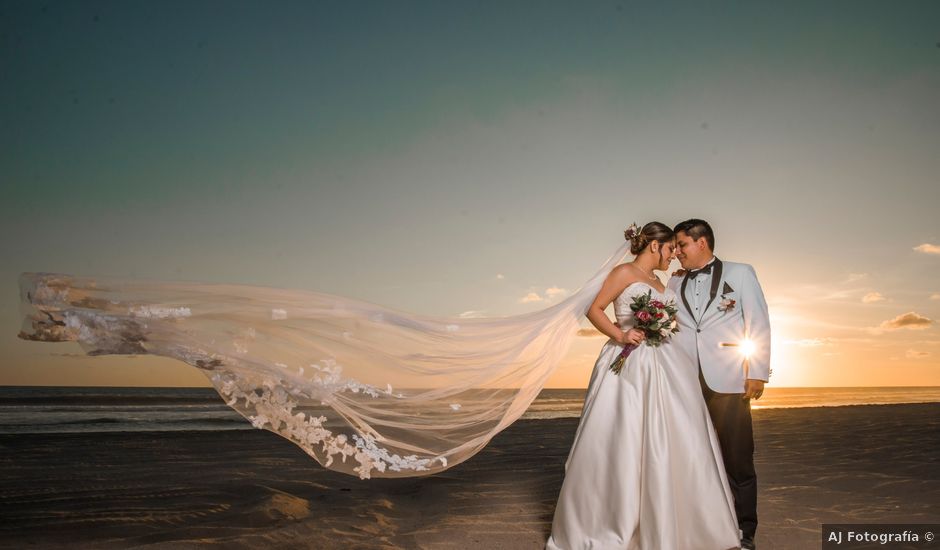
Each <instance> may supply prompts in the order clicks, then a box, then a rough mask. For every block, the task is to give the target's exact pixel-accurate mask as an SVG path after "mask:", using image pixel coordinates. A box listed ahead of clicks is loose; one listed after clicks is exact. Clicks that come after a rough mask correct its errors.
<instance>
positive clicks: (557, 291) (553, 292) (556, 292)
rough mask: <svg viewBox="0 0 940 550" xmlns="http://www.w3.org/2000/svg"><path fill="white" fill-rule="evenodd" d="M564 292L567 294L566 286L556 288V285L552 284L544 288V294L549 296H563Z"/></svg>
mask: <svg viewBox="0 0 940 550" xmlns="http://www.w3.org/2000/svg"><path fill="white" fill-rule="evenodd" d="M565 294H568V289H566V288H558V287H557V286H553V287H550V288H546V289H545V295H546V296H548V297H549V298H552V297H554V296H564V295H565Z"/></svg>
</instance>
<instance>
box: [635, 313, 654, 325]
mask: <svg viewBox="0 0 940 550" xmlns="http://www.w3.org/2000/svg"><path fill="white" fill-rule="evenodd" d="M636 318H637V319H639V320H640V322H641V323H648V322H650V320H652V319H653V316H652V315H650V312H648V311H640V312H637V314H636Z"/></svg>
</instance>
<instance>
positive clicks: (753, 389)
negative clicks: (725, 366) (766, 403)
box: [741, 378, 764, 399]
mask: <svg viewBox="0 0 940 550" xmlns="http://www.w3.org/2000/svg"><path fill="white" fill-rule="evenodd" d="M763 394H764V381H763V380H756V379H754V378H748V379H747V382H746V383H745V386H744V397H742V398H741V399H760V396H761V395H763Z"/></svg>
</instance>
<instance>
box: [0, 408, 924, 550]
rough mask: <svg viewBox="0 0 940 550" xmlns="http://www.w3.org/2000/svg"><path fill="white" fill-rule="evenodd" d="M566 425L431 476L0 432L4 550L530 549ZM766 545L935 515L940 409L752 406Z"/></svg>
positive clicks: (535, 544)
mask: <svg viewBox="0 0 940 550" xmlns="http://www.w3.org/2000/svg"><path fill="white" fill-rule="evenodd" d="M577 423H578V419H576V418H566V419H554V420H520V421H518V422H516V423H515V424H513V425H512V426H510V427H509V428H507V429H506V430H504V431H503V432H502V433H500V434H499V435H498V436H497V437H496V438H494V439H493V441H492V442H491V443H490V445H489V446H487V447H486V448H485V449H483V451H481V452H480V453H478V454H477V455H476V456H474V457H472V458H471V459H469V460H468V461H466V462H464V463H462V464H459V465H457V466H455V467H454V468H451V469H450V470H448V471H446V472H443V473H441V474H437V475H434V476H429V477H422V478H405V479H372V480H360V479H358V478H356V477H352V476H347V475H344V474H339V473H336V472H331V471H329V470H326V469H324V468H323V467H321V466H320V465H319V464H317V463H316V461H314V460H313V459H311V458H310V457H308V456H307V455H306V454H304V453H303V452H302V451H301V450H300V449H299V448H297V447H296V446H294V445H293V444H292V443H290V442H289V441H287V440H285V439H283V438H281V437H279V436H277V435H275V434H273V433H271V432H268V431H264V430H248V431H225V432H157V433H141V432H136V433H94V434H53V435H39V434H30V435H0V449H2V453H0V456H2V458H0V466H2V473H0V480H2V483H0V496H2V499H0V547H2V548H18V549H19V548H27V547H36V548H59V547H63V548H64V547H69V548H132V547H148V548H197V547H198V548H205V547H213V546H215V547H224V548H275V547H276V548H317V549H326V548H344V549H345V548H442V549H443V548H453V549H456V548H487V549H501V548H505V549H528V548H531V549H540V548H543V546H544V542H545V539H547V538H548V535H549V533H550V530H551V521H552V514H553V512H554V508H555V501H556V499H557V496H558V491H559V488H560V487H561V482H562V479H563V475H564V461H565V459H566V458H567V454H568V450H569V448H570V445H571V441H572V439H573V436H574V432H575V429H576V427H577ZM754 426H755V439H756V445H757V451H756V454H755V459H756V462H757V469H758V484H759V504H758V507H759V521H760V525H759V527H758V535H757V543H758V547H759V548H761V549H762V550H769V549H775V548H787V549H789V548H795V549H797V548H798V549H802V548H819V544H820V542H819V541H820V538H819V533H820V524H821V523H885V522H899V523H940V438H938V437H937V434H938V433H940V404H916V405H866V406H850V407H829V408H801V409H761V410H755V411H754Z"/></svg>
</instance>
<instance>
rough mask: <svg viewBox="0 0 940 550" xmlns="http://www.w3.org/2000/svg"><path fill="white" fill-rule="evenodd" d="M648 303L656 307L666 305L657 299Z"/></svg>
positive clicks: (659, 307) (662, 307) (661, 307)
mask: <svg viewBox="0 0 940 550" xmlns="http://www.w3.org/2000/svg"><path fill="white" fill-rule="evenodd" d="M650 305H651V306H653V307H655V308H656V309H664V308H665V307H666V304H664V303H662V302H660V301H659V300H653V301H652V302H650Z"/></svg>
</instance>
